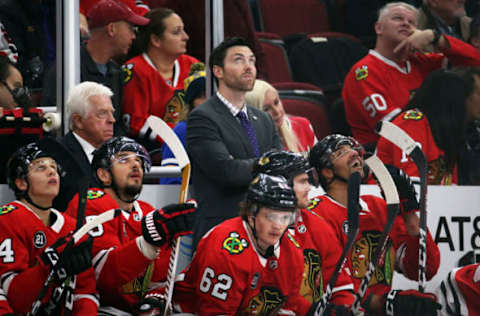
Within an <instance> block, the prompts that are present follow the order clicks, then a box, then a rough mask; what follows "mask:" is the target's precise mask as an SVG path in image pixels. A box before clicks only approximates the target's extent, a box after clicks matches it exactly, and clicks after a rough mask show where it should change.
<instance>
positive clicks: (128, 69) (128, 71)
mask: <svg viewBox="0 0 480 316" xmlns="http://www.w3.org/2000/svg"><path fill="white" fill-rule="evenodd" d="M122 70H123V75H124V79H123V84H127V83H128V82H129V81H130V80H131V79H132V74H133V71H132V70H133V63H132V64H126V65H123V66H122Z"/></svg>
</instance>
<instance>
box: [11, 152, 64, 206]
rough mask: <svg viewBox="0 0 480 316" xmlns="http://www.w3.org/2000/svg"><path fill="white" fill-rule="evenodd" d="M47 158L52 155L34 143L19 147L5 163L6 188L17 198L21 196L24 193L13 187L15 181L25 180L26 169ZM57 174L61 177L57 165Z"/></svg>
mask: <svg viewBox="0 0 480 316" xmlns="http://www.w3.org/2000/svg"><path fill="white" fill-rule="evenodd" d="M44 157H49V158H52V159H54V158H53V157H52V155H51V154H49V153H47V152H46V151H44V150H42V149H40V147H38V145H37V144H36V143H30V144H27V145H25V146H23V147H20V148H19V149H18V150H17V151H15V152H14V153H13V154H12V156H11V157H10V159H9V160H8V162H7V183H8V186H9V187H10V188H11V189H12V190H13V191H14V192H15V196H16V197H17V198H19V197H21V196H23V194H24V193H25V192H22V191H20V190H18V188H17V186H16V185H15V180H16V179H19V178H20V179H25V178H26V177H27V174H28V167H29V166H30V164H31V163H32V162H33V161H34V160H36V159H39V158H44ZM57 168H58V174H59V175H61V174H62V173H61V168H60V165H58V163H57Z"/></svg>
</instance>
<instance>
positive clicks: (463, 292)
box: [436, 263, 480, 316]
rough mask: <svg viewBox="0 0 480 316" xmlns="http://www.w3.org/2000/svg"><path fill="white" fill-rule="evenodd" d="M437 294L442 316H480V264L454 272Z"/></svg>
mask: <svg viewBox="0 0 480 316" xmlns="http://www.w3.org/2000/svg"><path fill="white" fill-rule="evenodd" d="M436 294H437V298H438V302H439V303H440V304H442V310H441V311H440V312H439V315H440V316H447V315H463V316H480V300H479V297H480V263H476V264H470V265H467V266H464V267H461V268H456V269H454V270H452V271H451V272H450V273H448V276H447V278H446V279H445V280H444V281H442V283H441V284H440V286H439V288H438V289H437V293H436Z"/></svg>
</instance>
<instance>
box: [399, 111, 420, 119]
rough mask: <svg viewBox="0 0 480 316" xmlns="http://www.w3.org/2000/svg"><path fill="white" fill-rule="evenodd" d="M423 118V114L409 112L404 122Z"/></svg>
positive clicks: (404, 117) (404, 116)
mask: <svg viewBox="0 0 480 316" xmlns="http://www.w3.org/2000/svg"><path fill="white" fill-rule="evenodd" d="M422 118H423V113H422V112H420V111H417V110H409V111H407V112H405V114H404V115H403V119H404V120H415V121H418V120H421V119H422Z"/></svg>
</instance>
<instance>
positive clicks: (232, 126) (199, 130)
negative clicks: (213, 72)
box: [186, 96, 282, 245]
mask: <svg viewBox="0 0 480 316" xmlns="http://www.w3.org/2000/svg"><path fill="white" fill-rule="evenodd" d="M247 113H248V118H249V120H250V121H251V123H252V126H253V128H254V130H255V133H256V137H257V141H258V145H259V150H260V153H261V154H262V153H264V152H266V151H268V150H270V149H272V148H277V149H281V148H282V143H281V140H280V137H279V136H278V133H277V130H276V127H275V125H274V123H273V121H272V119H271V117H270V115H268V114H267V113H265V112H263V111H260V110H258V109H255V108H253V107H250V106H248V107H247ZM186 147H187V151H188V155H189V156H190V161H191V163H192V183H193V196H194V197H195V199H196V200H197V202H198V211H197V220H196V222H195V227H194V236H195V237H194V244H195V245H196V243H198V241H199V239H200V238H201V236H203V234H204V233H205V232H207V231H208V230H209V229H210V228H212V227H213V226H214V225H216V224H219V223H221V222H223V221H224V220H226V219H229V218H232V217H235V216H238V211H239V207H238V204H239V202H240V201H242V200H243V198H244V196H245V192H246V189H247V188H248V185H249V184H250V181H251V180H252V166H253V163H254V160H255V157H254V154H253V150H252V147H251V145H250V142H249V141H248V138H247V135H246V133H245V131H244V130H243V128H242V126H241V125H240V122H239V121H238V120H237V118H235V117H234V116H233V115H232V113H231V112H230V110H229V109H228V108H227V107H226V106H225V104H223V103H222V101H220V99H219V98H218V97H217V96H214V97H211V98H210V99H209V100H207V101H206V102H205V103H203V104H201V105H200V106H198V107H197V108H195V109H194V110H193V111H192V112H191V113H190V115H189V117H188V121H187V134H186Z"/></svg>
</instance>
